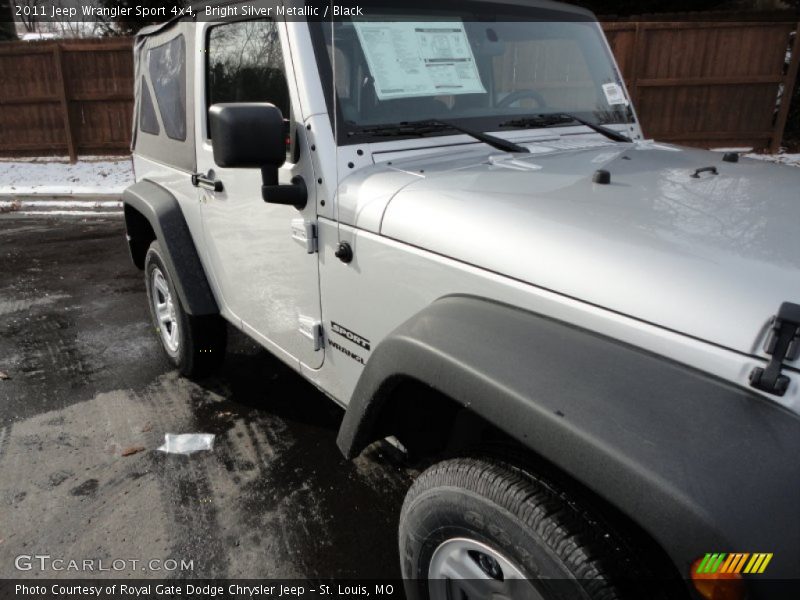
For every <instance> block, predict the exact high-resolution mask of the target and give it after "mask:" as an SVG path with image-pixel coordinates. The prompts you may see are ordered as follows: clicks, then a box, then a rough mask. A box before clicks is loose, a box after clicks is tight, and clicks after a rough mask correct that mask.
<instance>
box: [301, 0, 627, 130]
mask: <svg viewBox="0 0 800 600" xmlns="http://www.w3.org/2000/svg"><path fill="white" fill-rule="evenodd" d="M453 4H455V3H453ZM470 4H471V5H472V7H473V8H471V9H470V10H469V11H468V12H467V11H465V10H464V9H463V8H457V7H453V5H451V7H448V8H442V9H439V8H438V7H437V8H435V9H433V10H431V11H429V12H427V13H424V14H423V13H421V12H420V13H419V14H415V15H408V11H407V10H406V11H405V12H404V13H403V15H402V17H399V16H397V14H391V13H389V12H387V13H386V15H385V16H382V15H379V14H375V13H374V12H373V13H371V15H370V18H369V20H366V19H363V20H344V21H337V22H334V23H333V24H331V23H316V24H312V35H314V37H315V38H316V39H315V47H316V48H317V60H318V62H319V63H320V69H321V72H322V73H323V81H324V82H325V84H326V90H325V92H326V93H325V96H326V98H327V100H328V102H329V109H330V110H331V112H333V110H334V108H333V106H332V105H333V102H332V99H333V93H334V90H333V89H331V88H333V87H334V86H333V81H335V93H336V116H337V120H338V127H337V129H338V131H337V133H338V137H339V142H340V143H343V144H347V143H357V142H363V141H367V140H370V139H372V140H374V141H378V138H377V137H376V136H375V126H376V125H383V124H386V125H389V124H396V123H402V122H406V121H419V120H424V119H440V120H446V121H449V122H458V123H460V124H461V125H464V126H466V125H469V126H470V127H472V128H474V129H480V130H482V131H491V130H495V131H497V130H502V128H503V127H505V126H507V123H508V122H509V121H510V120H512V119H519V118H524V117H531V116H536V115H543V114H544V115H547V114H551V113H552V114H563V113H570V114H573V115H576V116H578V117H580V118H583V119H585V120H586V121H591V122H593V123H600V124H609V123H630V122H631V121H632V111H631V110H630V107H629V101H628V98H627V96H626V95H625V93H624V89H623V87H622V83H621V80H620V77H619V74H618V73H617V70H616V68H615V66H614V62H613V60H612V59H611V57H610V55H609V52H608V49H607V46H606V44H605V41H604V40H603V38H602V35H603V34H602V32H601V30H600V28H599V26H598V25H597V23H595V22H590V21H586V20H583V21H581V20H575V21H566V20H565V21H547V22H543V21H535V20H520V16H519V15H514V16H513V17H511V16H510V15H508V16H505V17H504V16H503V15H498V14H497V8H498V5H496V4H495V5H493V6H491V9H492V11H493V13H494V14H489V6H488V5H482V4H477V6H478V7H479V8H478V9H476V8H474V7H475V6H476V5H475V4H473V3H470ZM456 6H457V5H456ZM480 7H484V9H483V10H486V12H485V13H484V12H481V10H482V9H481V8H480ZM531 16H532V17H533V16H535V13H532V15H531ZM504 18H505V19H507V20H504ZM512 19H513V20H512ZM334 72H335V75H334V76H331V74H332V73H334ZM555 124H556V125H558V124H559V123H555ZM569 124H570V123H569V122H568V121H566V122H562V123H561V125H569ZM572 124H573V125H574V123H572ZM535 126H536V125H531V127H535ZM442 134H448V132H447V131H444V132H442ZM449 134H450V135H452V132H449ZM408 135H409V136H412V137H413V133H409V134H408ZM384 139H385V138H384Z"/></svg>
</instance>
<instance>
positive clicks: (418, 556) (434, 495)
mask: <svg viewBox="0 0 800 600" xmlns="http://www.w3.org/2000/svg"><path fill="white" fill-rule="evenodd" d="M399 529H400V531H399V543H400V562H401V570H402V574H403V578H404V580H405V582H406V583H405V585H406V595H407V597H408V598H409V600H414V599H426V600H427V599H430V598H434V599H436V598H437V597H438V596H439V595H440V593H439V592H433V593H432V592H431V591H430V589H429V581H428V577H429V575H432V576H434V578H438V577H441V573H440V572H439V571H437V569H436V568H435V569H434V572H433V573H431V572H430V568H431V565H432V564H433V565H434V566H436V565H440V564H442V562H441V561H442V559H441V558H439V557H441V556H442V555H444V556H447V555H450V556H455V557H458V556H461V557H464V556H468V557H469V559H464V560H465V561H467V560H470V559H471V560H474V561H475V562H476V564H477V565H478V567H479V568H480V565H481V563H482V564H483V568H482V572H483V573H487V574H489V571H487V570H486V566H487V564H488V566H489V567H492V566H493V565H494V566H495V567H500V566H501V565H503V564H509V563H510V566H511V567H515V568H516V569H517V572H516V576H522V577H523V578H525V579H527V580H529V582H527V581H526V582H519V583H521V587H520V588H516V589H515V591H513V592H511V593H509V592H508V591H507V588H504V590H501V591H498V590H492V593H493V594H494V595H493V597H495V598H501V597H513V598H514V599H515V600H516V599H517V598H525V597H534V598H535V597H543V598H545V599H546V600H551V599H552V600H556V599H557V600H561V599H564V600H567V599H568V600H577V599H579V598H581V599H584V600H588V599H591V600H629V599H631V598H637V599H639V598H648V599H656V598H667V597H673V596H672V594H671V593H670V594H669V595H668V594H667V592H666V590H665V589H664V585H665V582H659V581H656V580H654V579H652V578H650V576H649V573H650V571H649V570H647V569H646V568H645V566H644V565H642V564H640V558H639V557H638V556H637V552H636V550H634V549H633V548H631V547H630V546H628V544H627V542H626V541H625V538H623V536H621V535H619V534H618V533H617V532H616V531H614V530H613V529H612V528H611V527H610V526H609V525H608V524H607V522H606V521H605V520H603V519H600V518H597V517H595V516H593V515H592V514H591V512H590V511H588V510H587V509H586V508H585V507H583V506H581V503H580V502H579V501H578V500H577V499H576V498H574V497H570V496H568V495H567V494H566V493H564V492H563V491H561V490H559V489H557V488H556V487H554V486H553V485H552V484H551V483H547V482H545V481H543V480H541V479H539V478H537V477H536V476H535V475H533V474H532V473H530V472H528V471H526V470H523V469H520V468H518V467H515V466H513V465H511V464H508V463H505V462H503V461H500V460H495V459H482V458H456V459H451V460H446V461H443V462H441V463H438V464H436V465H434V466H432V467H431V468H429V469H428V470H426V471H425V472H423V473H422V474H421V475H420V476H419V478H418V479H417V480H416V481H415V482H414V484H413V485H412V487H411V489H410V490H409V492H408V494H407V495H406V499H405V502H404V503H403V509H402V512H401V515H400V528H399ZM459 540H467V541H468V542H463V541H459ZM445 542H447V544H445ZM472 542H475V543H476V545H478V546H479V545H484V546H485V547H486V548H488V549H491V550H492V551H493V552H494V553H495V554H494V555H493V554H491V553H488V552H487V553H486V555H487V556H489V557H492V558H490V559H489V562H488V563H487V562H485V560H486V559H485V557H484V556H482V553H481V552H480V551H479V550H480V549H478V551H475V550H467V551H465V548H469V546H468V545H467V546H465V545H464V544H467V543H469V544H471V543H472ZM459 544H461V546H459ZM454 546H455V547H456V549H457V550H456V551H455V553H449V552H448V550H449V549H450V548H453V547H454ZM437 549H440V552H439V553H438V554H436V559H435V560H432V559H434V554H435V553H436V551H437ZM495 556H496V557H497V560H495V558H494V557H495ZM479 559H480V560H479ZM504 559H505V560H506V561H507V563H504V562H503V561H504ZM454 560H456V562H457V560H458V559H457V558H456V559H454ZM492 561H494V562H492ZM469 569H473V570H474V565H469V566H468V567H465V568H464V571H465V572H469ZM508 570H509V571H510V572H509V573H507V574H503V575H500V574H499V573H497V572H496V571H494V574H495V575H496V576H497V579H498V581H510V580H511V579H513V578H514V576H515V573H514V569H513V568H510V569H508ZM490 571H491V569H490ZM500 571H501V572H502V568H501V569H500ZM467 583H468V582H467ZM514 583H515V584H516V583H517V582H514ZM451 584H452V585H456V586H458V590H457V593H454V591H453V590H452V589H451V590H450V592H448V593H444V587H443V586H444V585H445V584H444V582H437V583H436V584H435V585H439V586H440V587H439V588H437V590H441V596H442V597H450V596H452V597H459V598H472V597H473V596H480V595H487V596H488V594H486V593H485V592H483V593H482V594H472V593H470V586H469V585H466V586H464V585H462V584H460V583H455V582H451ZM451 584H448V585H451ZM490 585H493V582H490ZM465 587H466V591H465ZM645 587H646V588H647V589H646V591H645ZM531 588H535V593H534V590H533V589H531ZM526 590H527V591H526ZM643 592H644V593H643ZM537 593H538V594H539V596H537Z"/></svg>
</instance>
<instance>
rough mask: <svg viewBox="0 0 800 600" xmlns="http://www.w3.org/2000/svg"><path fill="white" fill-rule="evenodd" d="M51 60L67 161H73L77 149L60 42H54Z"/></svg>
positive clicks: (75, 160) (75, 157) (76, 154)
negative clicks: (53, 66)
mask: <svg viewBox="0 0 800 600" xmlns="http://www.w3.org/2000/svg"><path fill="white" fill-rule="evenodd" d="M53 61H54V63H55V66H56V78H57V80H58V92H59V98H60V100H61V114H62V116H63V119H64V135H65V137H66V139H67V151H68V152H69V161H70V162H72V163H75V162H77V161H78V151H77V149H76V148H75V140H74V138H73V136H72V123H71V122H70V118H69V99H68V97H67V79H66V77H64V56H63V53H62V50H61V44H56V45H55V47H54V48H53Z"/></svg>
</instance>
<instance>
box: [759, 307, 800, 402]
mask: <svg viewBox="0 0 800 600" xmlns="http://www.w3.org/2000/svg"><path fill="white" fill-rule="evenodd" d="M764 352H766V353H767V354H769V355H771V356H772V358H771V359H770V361H769V363H767V366H766V368H761V367H756V368H755V369H753V371H752V372H751V373H750V385H752V386H753V387H754V388H756V389H759V390H762V391H764V392H768V393H770V394H775V395H776V396H783V395H784V394H785V393H786V390H787V389H789V378H788V377H787V376H786V375H784V374H783V373H782V370H783V366H784V362H786V361H791V360H794V359H796V358H797V355H798V353H800V304H792V303H791V302H784V303H783V304H781V308H780V310H778V314H777V316H775V317H772V320H771V321H770V328H769V332H768V333H767V339H766V341H765V342H764Z"/></svg>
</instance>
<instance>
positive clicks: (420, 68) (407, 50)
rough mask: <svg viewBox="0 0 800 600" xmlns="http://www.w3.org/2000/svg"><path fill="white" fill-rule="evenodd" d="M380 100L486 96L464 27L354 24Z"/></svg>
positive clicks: (457, 24)
mask: <svg viewBox="0 0 800 600" xmlns="http://www.w3.org/2000/svg"><path fill="white" fill-rule="evenodd" d="M353 26H354V27H355V29H356V34H357V35H358V40H359V42H360V43H361V48H362V49H363V50H364V56H365V57H366V59H367V64H368V65H369V70H370V72H371V73H372V76H373V77H374V79H375V93H376V94H377V95H378V99H379V100H391V99H394V98H411V97H416V96H439V95H447V94H485V93H486V89H485V88H484V87H483V83H482V82H481V78H480V74H479V73H478V68H477V66H476V64H475V56H474V55H473V53H472V48H470V45H469V40H468V39H467V33H466V31H464V23H462V22H461V21H441V22H439V21H437V22H412V21H408V22H402V21H401V22H388V21H387V22H383V21H365V22H360V23H359V22H356V23H353Z"/></svg>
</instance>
